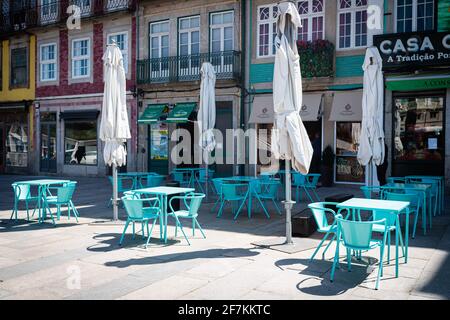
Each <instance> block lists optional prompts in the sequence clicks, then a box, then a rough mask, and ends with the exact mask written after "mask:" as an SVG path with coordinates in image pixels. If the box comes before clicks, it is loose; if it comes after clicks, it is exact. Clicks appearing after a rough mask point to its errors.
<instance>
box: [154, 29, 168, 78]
mask: <svg viewBox="0 0 450 320" xmlns="http://www.w3.org/2000/svg"><path fill="white" fill-rule="evenodd" d="M168 56H169V21H161V22H154V23H151V24H150V59H152V63H151V65H150V67H151V73H152V78H154V79H161V80H165V79H166V78H167V77H168V76H169V62H168V60H166V61H164V59H160V58H166V57H168Z"/></svg>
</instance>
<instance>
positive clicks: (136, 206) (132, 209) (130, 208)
mask: <svg viewBox="0 0 450 320" xmlns="http://www.w3.org/2000/svg"><path fill="white" fill-rule="evenodd" d="M122 202H123V205H124V207H125V210H126V212H127V214H128V216H129V217H130V218H131V219H142V217H143V202H142V200H140V199H133V197H132V196H129V195H127V196H124V197H122Z"/></svg>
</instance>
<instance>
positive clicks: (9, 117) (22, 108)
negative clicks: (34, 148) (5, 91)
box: [0, 103, 33, 174]
mask: <svg viewBox="0 0 450 320" xmlns="http://www.w3.org/2000/svg"><path fill="white" fill-rule="evenodd" d="M30 109H32V106H31V103H2V104H0V173H13V174H27V173H29V171H30V168H29V160H30V147H31V145H30V144H31V143H32V130H33V129H32V124H33V122H32V118H31V122H30V112H29V110H30ZM31 114H33V113H31ZM30 132H31V137H30Z"/></svg>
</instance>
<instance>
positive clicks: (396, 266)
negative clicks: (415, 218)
mask: <svg viewBox="0 0 450 320" xmlns="http://www.w3.org/2000/svg"><path fill="white" fill-rule="evenodd" d="M395 224H396V228H395V277H396V278H398V260H399V259H398V237H399V231H400V217H399V215H397V219H396V221H395Z"/></svg>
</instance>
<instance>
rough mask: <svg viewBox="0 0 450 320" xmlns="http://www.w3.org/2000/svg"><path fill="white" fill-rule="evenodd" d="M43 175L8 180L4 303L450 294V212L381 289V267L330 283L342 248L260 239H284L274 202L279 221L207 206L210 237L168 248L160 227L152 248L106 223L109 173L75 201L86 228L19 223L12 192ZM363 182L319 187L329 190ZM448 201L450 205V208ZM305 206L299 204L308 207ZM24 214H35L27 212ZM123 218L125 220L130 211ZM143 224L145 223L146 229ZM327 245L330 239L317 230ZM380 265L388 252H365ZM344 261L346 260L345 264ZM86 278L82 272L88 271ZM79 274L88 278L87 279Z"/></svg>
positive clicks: (390, 269) (90, 182)
mask: <svg viewBox="0 0 450 320" xmlns="http://www.w3.org/2000/svg"><path fill="white" fill-rule="evenodd" d="M35 178H37V177H24V176H0V221H1V222H0V299H258V300H259V299H449V298H450V277H449V276H448V275H449V273H450V256H449V251H450V229H449V224H450V212H449V210H446V214H445V215H443V216H439V217H436V218H435V219H433V229H432V231H431V233H430V234H428V235H426V236H423V235H422V233H421V231H418V235H417V237H416V239H412V240H411V241H410V251H409V253H410V259H409V262H408V264H406V265H405V264H403V263H401V264H400V277H399V278H395V277H394V264H393V263H392V264H391V265H389V266H386V267H385V269H384V270H385V276H384V278H383V279H382V281H381V284H380V290H378V291H376V290H374V289H373V286H374V281H375V279H376V270H377V269H376V268H374V269H373V270H371V268H369V269H368V268H367V267H366V266H364V265H360V266H358V265H354V266H353V269H352V272H347V271H346V269H344V268H343V269H340V270H338V271H337V273H336V279H335V282H334V283H330V281H329V276H330V269H331V265H332V256H333V253H334V247H333V246H331V248H330V250H329V252H328V253H327V255H326V259H325V260H321V259H320V255H319V257H318V259H317V260H315V261H314V262H312V263H308V259H309V257H310V255H311V254H312V251H313V250H306V251H302V252H299V253H295V254H286V253H283V252H279V251H275V250H270V249H263V248H259V247H255V246H253V245H251V243H254V242H257V241H261V240H264V239H269V238H272V237H274V236H282V235H283V233H284V216H281V217H280V216H278V215H277V214H276V213H275V210H274V208H272V207H270V214H271V219H270V220H268V219H266V218H265V217H264V215H263V214H262V213H261V212H259V213H258V212H257V213H255V215H254V216H253V217H252V219H251V220H249V219H248V218H247V217H246V216H245V214H242V215H241V216H240V217H239V219H238V220H237V221H236V222H234V221H233V220H232V214H231V212H230V210H229V209H227V210H226V211H225V213H224V215H223V217H222V218H221V219H217V218H216V217H215V215H214V214H212V213H210V207H211V206H212V204H204V205H203V206H202V211H201V214H200V217H199V221H200V224H201V225H202V227H203V228H204V230H205V232H206V235H207V239H203V238H202V237H201V236H200V234H196V235H195V237H192V232H191V229H190V228H189V227H188V226H186V227H185V229H186V231H187V233H188V235H190V236H191V238H192V241H191V243H192V245H191V246H188V245H187V244H186V242H185V241H184V240H183V239H182V238H177V239H174V238H173V235H174V228H173V225H172V226H170V227H169V235H170V236H171V238H170V241H169V243H168V244H167V245H163V244H160V243H159V242H158V240H157V238H158V237H159V233H158V230H156V229H158V228H155V231H154V233H153V235H152V236H153V237H154V239H152V241H151V245H150V246H149V248H148V249H147V250H146V249H144V247H143V245H142V244H143V242H144V240H143V239H142V238H141V236H139V235H137V236H136V238H135V239H134V240H133V239H132V237H131V234H128V235H127V236H126V238H125V244H124V246H123V247H119V246H118V240H119V237H120V233H121V231H122V228H123V224H111V223H99V221H104V220H107V219H109V218H110V217H111V215H112V210H111V208H108V207H107V202H108V199H109V197H110V194H111V187H110V184H109V182H108V180H107V179H106V178H78V177H73V178H71V179H73V180H76V181H78V188H77V191H76V193H75V197H74V202H75V204H76V206H77V208H78V210H79V212H80V214H81V218H80V221H79V223H78V224H76V223H75V221H74V220H73V219H71V220H70V221H68V220H67V217H66V213H65V212H63V214H62V217H61V220H60V221H59V222H58V224H57V226H56V227H53V226H52V225H51V223H44V224H41V225H39V224H37V223H36V222H31V223H28V222H26V221H24V220H20V221H19V222H18V223H11V222H10V221H9V216H10V214H11V208H12V203H13V202H12V201H13V198H12V188H11V186H10V184H11V183H12V182H13V181H16V180H27V179H35ZM342 192H350V193H354V194H355V195H359V196H361V194H360V193H359V190H358V189H357V188H355V187H347V186H346V187H343V186H338V187H333V188H319V194H320V196H321V198H322V199H323V198H324V196H326V195H329V194H334V193H342ZM448 200H449V199H447V202H446V204H447V206H448V204H449V201H448ZM303 208H305V204H304V203H302V204H298V205H296V209H295V211H296V212H298V211H300V210H302V209H303ZM19 215H20V217H21V218H24V217H26V215H25V212H24V211H20V212H19ZM120 215H121V216H122V217H124V216H125V212H124V210H123V209H121V210H120ZM139 230H140V228H137V231H139ZM312 238H313V239H315V241H316V242H317V244H318V243H319V241H320V235H319V234H315V235H313V236H312ZM369 257H372V259H371V260H372V261H376V260H375V259H376V257H378V252H377V251H374V252H369V253H365V254H364V255H363V259H364V260H367V259H368V258H369ZM341 261H344V260H341ZM78 275H79V277H78ZM78 279H79V281H78Z"/></svg>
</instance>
